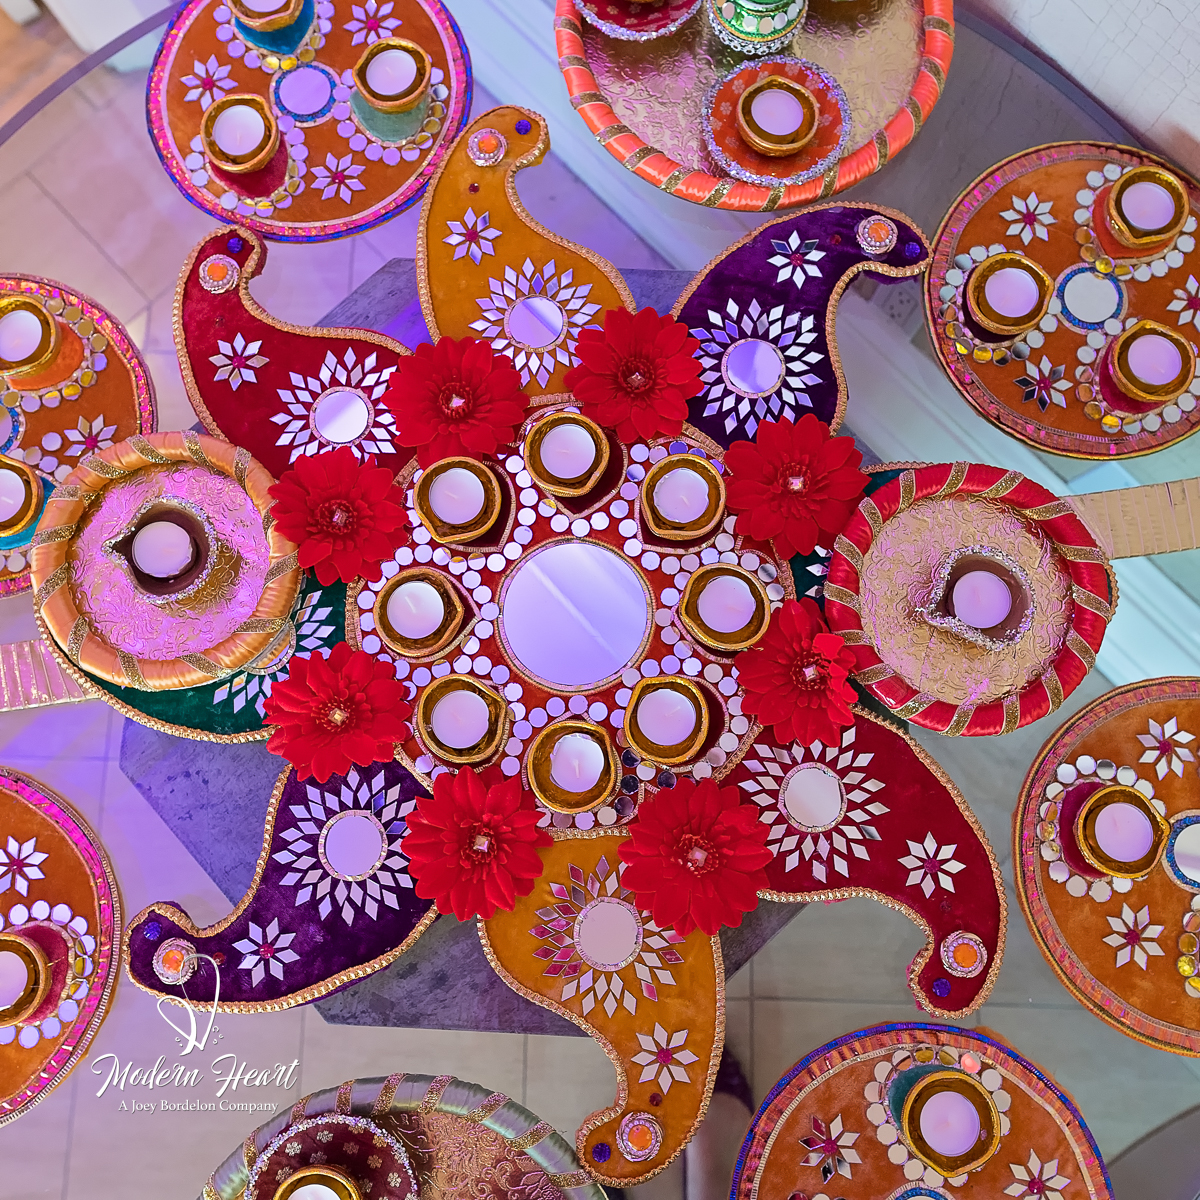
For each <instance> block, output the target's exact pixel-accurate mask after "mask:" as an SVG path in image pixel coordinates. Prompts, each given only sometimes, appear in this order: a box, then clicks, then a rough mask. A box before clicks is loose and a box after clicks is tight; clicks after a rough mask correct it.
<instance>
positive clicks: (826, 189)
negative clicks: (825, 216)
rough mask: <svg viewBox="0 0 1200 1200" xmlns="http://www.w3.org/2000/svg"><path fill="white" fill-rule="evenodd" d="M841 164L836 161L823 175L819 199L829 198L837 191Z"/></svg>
mask: <svg viewBox="0 0 1200 1200" xmlns="http://www.w3.org/2000/svg"><path fill="white" fill-rule="evenodd" d="M838 169H839V164H838V163H834V164H833V166H832V167H830V168H829V170H828V171H826V172H825V174H824V175H822V176H821V194H820V196H819V197H817V198H818V199H819V200H827V199H829V197H830V196H832V195H833V194H834V192H836V191H837V183H838Z"/></svg>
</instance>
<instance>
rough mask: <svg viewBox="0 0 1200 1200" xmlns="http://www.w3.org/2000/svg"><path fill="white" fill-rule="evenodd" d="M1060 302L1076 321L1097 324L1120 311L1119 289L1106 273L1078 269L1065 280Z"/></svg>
mask: <svg viewBox="0 0 1200 1200" xmlns="http://www.w3.org/2000/svg"><path fill="white" fill-rule="evenodd" d="M1062 303H1063V308H1064V309H1066V311H1067V313H1068V314H1069V315H1070V316H1073V317H1074V318H1075V319H1076V320H1077V321H1082V322H1084V323H1085V324H1088V325H1099V324H1101V323H1102V322H1104V321H1107V320H1108V319H1109V317H1115V316H1116V315H1117V313H1119V312H1120V311H1121V289H1120V288H1119V287H1118V286H1117V284H1116V282H1115V281H1114V280H1112V279H1109V278H1108V276H1106V275H1098V274H1097V273H1096V272H1094V271H1079V272H1077V273H1076V274H1075V275H1072V276H1071V278H1070V279H1068V280H1067V285H1066V287H1065V288H1063V298H1062Z"/></svg>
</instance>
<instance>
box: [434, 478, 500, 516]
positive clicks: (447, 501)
mask: <svg viewBox="0 0 1200 1200" xmlns="http://www.w3.org/2000/svg"><path fill="white" fill-rule="evenodd" d="M486 500H487V493H486V492H485V491H484V487H483V481H482V480H481V479H480V478H479V476H478V475H476V474H475V472H474V471H468V470H467V469H466V467H451V468H450V469H449V470H448V471H442V472H440V473H439V474H438V475H437V477H436V478H435V479H434V481H433V482H432V483H431V484H430V485H429V507H430V508H431V509H433V513H434V516H436V517H437V518H438V519H439V520H441V521H445V522H446V524H447V525H466V524H468V523H470V522H471V521H473V520H475V518H476V517H477V516H479V514H480V513H481V512H482V511H483V506H484V503H485V502H486Z"/></svg>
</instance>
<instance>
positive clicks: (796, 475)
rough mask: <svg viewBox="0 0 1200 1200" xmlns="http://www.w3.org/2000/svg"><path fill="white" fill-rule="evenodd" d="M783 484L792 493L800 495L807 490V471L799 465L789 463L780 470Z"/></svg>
mask: <svg viewBox="0 0 1200 1200" xmlns="http://www.w3.org/2000/svg"><path fill="white" fill-rule="evenodd" d="M782 478H783V486H784V487H785V488H786V489H787V490H788V491H789V492H792V493H793V494H794V495H797V496H802V495H804V493H805V492H807V491H808V471H807V470H806V469H805V468H804V467H801V466H799V465H796V464H789V465H788V466H786V467H784V469H783V472H782Z"/></svg>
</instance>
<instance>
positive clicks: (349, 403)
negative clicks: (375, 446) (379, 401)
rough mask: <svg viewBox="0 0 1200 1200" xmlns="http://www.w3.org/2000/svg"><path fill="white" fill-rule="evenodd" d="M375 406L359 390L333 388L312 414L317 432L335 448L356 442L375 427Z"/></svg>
mask: <svg viewBox="0 0 1200 1200" xmlns="http://www.w3.org/2000/svg"><path fill="white" fill-rule="evenodd" d="M372 415H373V414H372V411H371V405H370V404H369V403H368V401H367V398H366V397H365V396H364V395H363V394H362V392H360V391H358V390H356V389H355V388H330V389H329V391H327V392H325V393H324V394H323V395H320V396H318V397H317V399H316V400H315V401H314V402H313V406H312V410H311V412H310V414H309V421H310V423H311V424H312V427H313V430H314V432H315V433H316V434H317V436H318V437H319V438H321V439H322V441H325V442H329V443H330V444H331V445H334V446H346V445H349V444H350V443H351V442H356V441H358V439H359V438H360V437H362V436H363V434H364V433H366V432H367V430H368V429H370V427H371V417H372Z"/></svg>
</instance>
